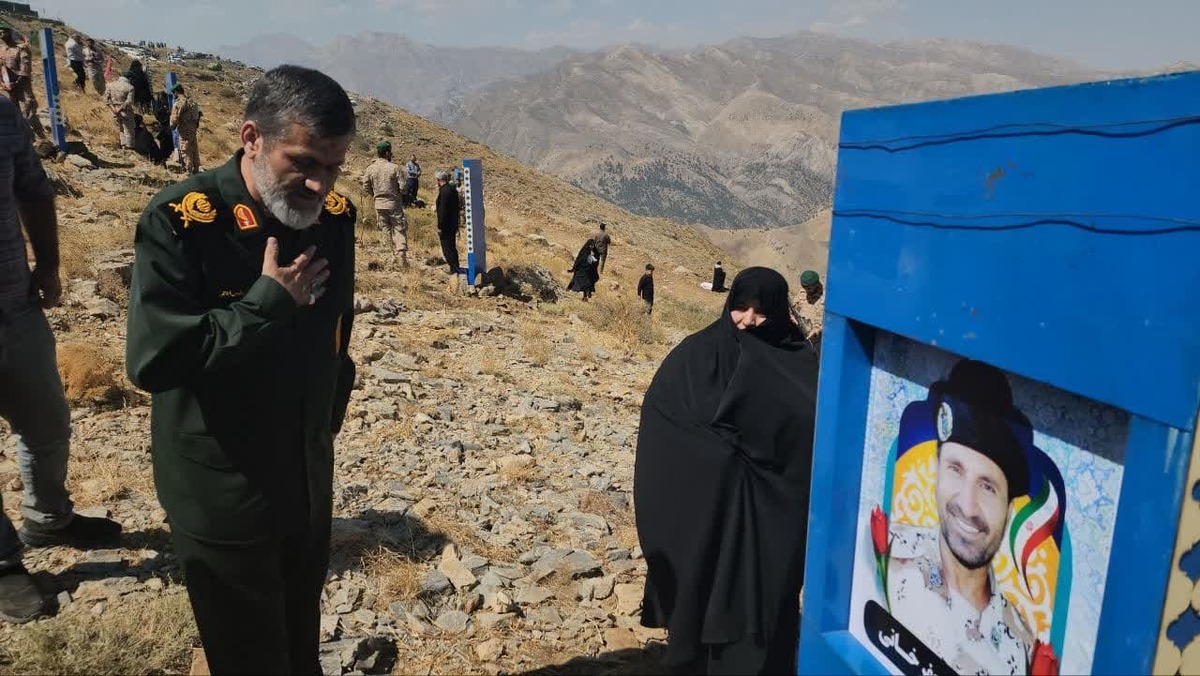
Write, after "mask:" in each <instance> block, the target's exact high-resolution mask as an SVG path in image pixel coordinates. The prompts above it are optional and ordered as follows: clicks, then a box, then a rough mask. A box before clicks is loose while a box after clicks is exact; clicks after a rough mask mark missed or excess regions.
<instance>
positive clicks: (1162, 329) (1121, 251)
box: [799, 72, 1200, 674]
mask: <svg viewBox="0 0 1200 676" xmlns="http://www.w3.org/2000/svg"><path fill="white" fill-rule="evenodd" d="M1197 185H1200V72H1189V73H1181V74H1173V75H1165V76H1159V77H1153V78H1139V79H1127V80H1115V81H1109V82H1101V83H1090V84H1084V85H1073V86H1066V87H1053V88H1046V89H1038V90H1027V91H1021V92H1013V93H1006V94H995V95H987V96H974V97H968V98H961V99H953V100H947V101H938V102H929V103H921V104H911V105H901V106H891V107H886V108H876V109H865V110H856V111H850V112H847V113H846V114H845V115H844V116H843V120H842V127H841V142H840V145H839V155H838V174H837V185H836V188H835V199H834V214H833V224H832V234H831V240H830V253H829V269H828V274H827V277H828V297H827V301H826V318H825V336H824V338H823V341H822V357H821V376H820V386H819V387H820V390H819V392H820V395H819V403H818V410H817V430H816V436H815V445H814V448H815V450H814V460H813V486H812V493H811V508H810V516H809V530H808V552H807V558H806V565H807V568H806V579H805V593H804V596H805V599H804V600H805V603H804V611H805V612H804V617H803V620H802V624H801V630H800V649H799V673H801V674H827V673H857V674H886V673H890V672H889V671H888V670H887V669H886V667H885V666H884V665H883V664H881V663H879V662H878V661H877V660H876V659H875V658H874V657H873V656H872V655H871V654H870V653H869V652H868V651H867V650H866V649H865V648H864V647H862V646H861V645H860V644H859V642H858V640H857V639H856V638H854V637H853V636H852V635H851V634H850V632H849V629H848V627H849V617H850V594H851V586H852V578H853V557H854V547H855V540H856V531H857V529H858V519H859V515H858V509H857V506H858V504H859V483H860V481H861V476H862V456H861V454H859V453H854V452H852V451H850V450H849V449H861V448H862V443H863V439H864V436H865V433H866V416H867V405H868V400H869V396H868V395H869V389H870V372H871V367H872V362H873V358H874V350H873V347H874V341H875V338H876V335H877V332H878V331H887V332H890V333H893V334H896V335H899V336H902V337H904V338H907V339H909V340H913V341H916V342H920V343H924V344H929V345H933V346H936V347H937V348H939V349H943V350H946V351H949V352H952V353H954V354H957V355H960V356H963V357H972V358H977V359H981V360H984V361H987V362H989V363H991V364H993V365H995V366H996V367H998V368H1001V369H1003V370H1006V371H1009V372H1011V373H1015V374H1019V375H1021V376H1024V377H1027V378H1030V379H1032V380H1035V381H1039V382H1043V383H1046V384H1049V385H1052V386H1054V387H1057V388H1060V389H1063V390H1066V391H1069V392H1074V393H1076V394H1079V395H1081V396H1084V397H1087V398H1090V399H1093V400H1096V401H1099V402H1102V403H1106V404H1110V405H1113V406H1116V407H1117V408H1120V409H1123V410H1126V411H1128V412H1130V414H1131V419H1130V428H1129V435H1128V441H1127V444H1126V454H1125V469H1124V476H1123V480H1122V484H1121V489H1120V497H1119V509H1118V513H1117V521H1116V525H1115V532H1114V540H1113V545H1112V555H1111V558H1110V563H1109V569H1108V579H1109V580H1119V581H1120V584H1110V585H1108V586H1107V587H1106V589H1105V595H1104V599H1103V604H1102V610H1101V619H1100V626H1099V630H1098V634H1097V637H1096V649H1095V652H1094V657H1093V672H1094V673H1100V674H1110V673H1111V674H1123V673H1124V674H1127V673H1149V672H1150V670H1151V667H1152V664H1153V660H1154V656H1155V653H1156V650H1157V645H1158V635H1159V630H1160V626H1159V625H1160V622H1161V617H1162V608H1163V602H1164V598H1165V594H1166V586H1167V578H1168V573H1169V568H1170V565H1171V557H1172V554H1173V548H1174V542H1175V536H1176V530H1177V525H1178V514H1179V510H1180V507H1181V502H1182V500H1183V498H1184V492H1185V490H1186V488H1187V487H1186V486H1185V485H1184V481H1185V478H1186V472H1187V464H1188V460H1189V458H1190V452H1191V448H1192V439H1193V435H1194V434H1195V429H1196V414H1197V407H1198V406H1200V200H1196V199H1195V197H1194V193H1195V192H1196V191H1197V188H1196V186H1197ZM1118 273H1119V276H1118ZM1098 291H1102V292H1103V294H1102V295H1101V296H1100V297H1097V292H1098ZM1018 342H1019V348H1018V349H1014V348H1013V346H1014V345H1016V344H1018ZM848 505H852V506H853V508H851V509H847V506H848Z"/></svg>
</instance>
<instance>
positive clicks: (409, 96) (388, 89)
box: [217, 31, 578, 116]
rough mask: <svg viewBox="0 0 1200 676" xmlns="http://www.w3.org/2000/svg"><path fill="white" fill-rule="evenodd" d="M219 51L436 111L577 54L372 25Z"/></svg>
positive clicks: (271, 38)
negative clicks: (441, 41) (431, 40)
mask: <svg viewBox="0 0 1200 676" xmlns="http://www.w3.org/2000/svg"><path fill="white" fill-rule="evenodd" d="M217 53H218V54H220V55H222V56H224V57H226V58H230V59H236V60H239V61H243V62H245V63H248V64H251V65H254V66H259V67H262V68H272V67H274V66H277V65H279V64H281V63H297V64H300V65H306V66H312V67H314V68H321V69H322V70H324V71H325V72H327V73H329V74H330V75H332V76H333V77H335V78H337V80H338V82H341V83H342V84H343V86H345V87H346V88H347V89H351V90H353V91H356V92H359V93H362V94H366V95H368V96H373V97H375V98H377V99H380V100H381V101H386V102H388V103H391V104H392V105H396V106H400V107H403V108H405V109H407V110H410V111H412V112H414V113H417V114H418V115H425V116H432V115H433V113H434V111H435V110H436V109H437V108H438V107H440V106H444V105H448V104H449V105H458V104H459V102H460V101H461V100H462V97H463V95H464V94H466V93H467V92H468V91H472V90H474V89H477V88H479V87H482V86H484V85H487V84H490V83H492V82H495V81H497V80H501V79H504V78H510V77H518V76H521V75H526V74H528V73H532V72H535V71H538V70H542V69H545V68H550V67H552V66H553V65H554V64H556V63H558V62H559V61H561V60H563V59H565V58H567V57H569V56H572V55H574V54H577V53H578V52H576V51H574V50H570V49H566V48H563V47H552V48H549V49H541V50H523V49H512V48H507V47H472V48H462V47H435V46H433V45H429V44H425V43H422V42H418V41H416V40H413V39H411V38H408V37H405V36H403V35H399V34H397V33H386V32H374V31H372V32H367V33H362V34H359V35H353V36H342V37H338V38H337V39H335V40H334V41H333V42H331V43H329V44H327V45H321V46H317V45H312V44H309V43H307V42H305V41H304V40H301V39H300V38H297V37H295V36H293V35H290V34H287V33H275V34H270V35H262V36H259V37H256V38H254V39H253V40H248V41H246V42H244V43H242V44H239V45H230V46H226V47H220V48H218V50H217Z"/></svg>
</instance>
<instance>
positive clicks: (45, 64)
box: [41, 28, 67, 153]
mask: <svg viewBox="0 0 1200 676" xmlns="http://www.w3.org/2000/svg"><path fill="white" fill-rule="evenodd" d="M41 37H42V75H43V77H44V78H45V80H46V109H47V110H48V111H49V112H50V137H51V138H52V139H53V141H54V145H55V146H57V147H58V149H59V150H61V151H62V152H64V153H65V152H67V125H66V124H65V122H64V121H63V113H62V106H61V105H60V104H59V100H58V64H56V63H55V61H54V34H53V33H52V32H51V30H50V29H49V28H43V29H42V30H41Z"/></svg>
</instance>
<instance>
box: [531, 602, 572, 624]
mask: <svg viewBox="0 0 1200 676" xmlns="http://www.w3.org/2000/svg"><path fill="white" fill-rule="evenodd" d="M525 619H526V621H528V622H530V623H531V624H548V625H550V626H554V627H557V626H558V625H560V624H562V621H563V618H562V615H561V614H559V612H558V609H557V608H555V607H554V606H545V607H542V608H534V609H533V610H531V611H529V612H528V613H526V614H525Z"/></svg>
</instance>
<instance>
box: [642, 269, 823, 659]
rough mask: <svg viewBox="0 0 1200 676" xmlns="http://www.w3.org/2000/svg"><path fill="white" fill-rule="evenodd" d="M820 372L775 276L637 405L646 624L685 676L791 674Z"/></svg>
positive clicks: (736, 293) (758, 275)
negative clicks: (661, 635) (663, 635)
mask: <svg viewBox="0 0 1200 676" xmlns="http://www.w3.org/2000/svg"><path fill="white" fill-rule="evenodd" d="M816 395H817V359H816V356H815V354H814V353H813V350H812V348H811V347H809V346H808V344H807V341H805V339H804V336H803V335H801V334H800V332H799V329H798V328H797V327H796V325H795V324H793V323H792V321H791V317H790V314H789V311H788V287H787V281H785V280H784V278H783V276H782V275H780V274H779V273H778V272H775V271H774V270H771V269H768V268H761V267H756V268H748V269H746V270H743V271H742V272H741V273H740V274H738V276H737V277H736V278H735V279H734V280H733V284H732V286H731V287H730V289H729V297H728V299H727V300H726V302H725V309H724V311H723V312H722V314H721V316H720V318H718V319H717V321H715V322H713V323H712V324H710V325H709V326H708V327H707V328H705V329H703V330H701V331H699V332H698V333H695V334H693V335H691V336H689V337H687V338H686V339H684V341H683V342H682V343H680V344H679V346H678V347H676V348H675V349H674V350H672V351H671V353H670V354H669V355H667V358H666V360H664V361H663V364H662V366H660V367H659V369H658V372H657V373H656V374H655V376H654V380H653V381H652V382H651V383H650V388H649V390H648V391H647V392H646V397H645V400H644V401H643V403H642V418H641V429H640V431H639V434H638V445H637V460H636V463H635V465H634V498H635V501H636V510H635V511H636V515H637V528H638V538H639V540H640V541H641V546H642V550H643V552H644V553H645V556H646V562H647V565H648V567H649V570H648V574H647V577H646V590H645V598H644V603H643V609H642V624H643V625H645V626H648V627H666V628H667V630H668V646H667V651H666V658H665V661H666V662H667V664H668V665H670V666H672V667H674V668H676V669H677V670H678V672H679V673H691V674H705V673H707V674H795V673H796V646H797V641H798V636H797V634H798V630H799V595H800V588H801V585H802V584H803V582H804V543H805V536H806V529H807V523H808V493H809V481H810V478H811V474H812V440H813V422H814V419H815V415H816Z"/></svg>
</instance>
